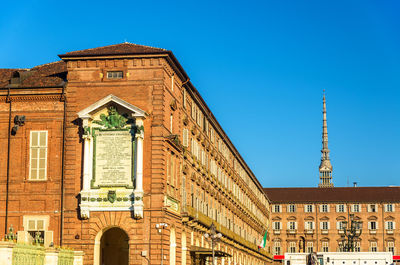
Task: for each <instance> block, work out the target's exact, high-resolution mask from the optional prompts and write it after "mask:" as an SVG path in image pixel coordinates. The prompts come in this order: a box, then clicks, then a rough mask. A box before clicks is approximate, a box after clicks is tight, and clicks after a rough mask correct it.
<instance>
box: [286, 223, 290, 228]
mask: <svg viewBox="0 0 400 265" xmlns="http://www.w3.org/2000/svg"><path fill="white" fill-rule="evenodd" d="M286 229H287V230H289V229H290V222H287V223H286Z"/></svg>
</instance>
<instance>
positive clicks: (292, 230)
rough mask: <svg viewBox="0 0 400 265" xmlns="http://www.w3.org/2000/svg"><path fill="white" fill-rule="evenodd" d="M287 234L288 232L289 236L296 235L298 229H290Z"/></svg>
mask: <svg viewBox="0 0 400 265" xmlns="http://www.w3.org/2000/svg"><path fill="white" fill-rule="evenodd" d="M286 232H287V233H288V234H296V233H297V230H296V229H288V230H287V231H286Z"/></svg>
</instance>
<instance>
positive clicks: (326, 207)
mask: <svg viewBox="0 0 400 265" xmlns="http://www.w3.org/2000/svg"><path fill="white" fill-rule="evenodd" d="M320 211H321V213H327V212H329V205H328V204H322V205H321V207H320Z"/></svg>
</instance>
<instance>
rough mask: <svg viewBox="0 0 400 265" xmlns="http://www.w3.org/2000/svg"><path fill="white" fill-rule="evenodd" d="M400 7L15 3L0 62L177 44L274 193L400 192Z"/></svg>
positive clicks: (29, 63) (21, 63)
mask: <svg viewBox="0 0 400 265" xmlns="http://www.w3.org/2000/svg"><path fill="white" fill-rule="evenodd" d="M399 10H400V2H399V1H367V0H364V1H311V0H310V1H305V0H304V1H252V0H249V1H207V0H206V1H118V2H114V1H68V2H65V1H19V2H18V4H15V3H14V2H12V1H8V2H5V3H3V5H2V11H3V12H2V15H1V16H0V35H1V36H2V41H1V42H0V67H1V68H14V67H21V68H24V67H33V66H35V65H39V64H43V63H47V62H51V61H56V60H58V57H57V54H62V53H65V52H68V51H73V50H79V49H85V48H93V47H98V46H104V45H109V44H115V43H120V42H124V41H129V42H133V43H137V44H143V45H150V46H155V47H161V48H166V49H170V50H172V51H173V52H174V54H175V55H176V56H177V58H178V60H179V61H180V62H181V64H182V65H183V67H184V68H185V70H186V71H187V73H188V74H189V76H190V77H191V81H192V82H193V84H194V85H195V86H196V87H197V89H198V90H199V91H200V93H201V94H202V96H203V97H204V99H205V100H206V102H207V103H208V105H209V107H210V108H211V110H212V111H213V113H214V114H215V116H216V117H217V119H218V121H219V122H220V124H221V125H222V126H223V128H224V130H225V131H226V132H227V134H228V135H229V137H230V139H231V140H232V142H233V143H234V144H235V146H236V147H237V149H238V150H239V151H240V152H241V154H242V156H243V157H244V158H245V160H246V161H247V163H248V165H249V166H250V167H251V169H252V170H253V172H254V173H255V174H256V176H257V177H258V179H259V180H260V182H261V184H262V185H264V186H266V187H296V186H311V187H313V186H316V185H317V184H318V165H319V162H320V149H321V127H322V113H321V112H322V90H323V89H326V96H327V111H328V132H329V147H330V149H331V160H332V164H333V167H334V172H333V180H334V183H335V185H336V186H346V185H347V182H348V181H349V182H350V183H352V182H353V181H357V182H358V183H359V185H361V186H383V185H400V173H399V172H400V140H399V136H400V118H399V117H400V104H399V100H400V92H399V91H400V89H399V87H400V64H399V62H400V49H399V47H400V32H399V31H400V30H399V29H400V16H399V15H398V12H399Z"/></svg>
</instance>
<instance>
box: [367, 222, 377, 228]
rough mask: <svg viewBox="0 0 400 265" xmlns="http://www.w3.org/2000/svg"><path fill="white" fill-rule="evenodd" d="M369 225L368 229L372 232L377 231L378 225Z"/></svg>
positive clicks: (371, 223)
mask: <svg viewBox="0 0 400 265" xmlns="http://www.w3.org/2000/svg"><path fill="white" fill-rule="evenodd" d="M368 224H369V227H368V229H370V230H376V229H377V228H378V223H377V222H375V221H372V222H369V223H368Z"/></svg>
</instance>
